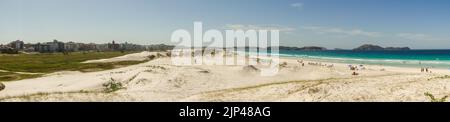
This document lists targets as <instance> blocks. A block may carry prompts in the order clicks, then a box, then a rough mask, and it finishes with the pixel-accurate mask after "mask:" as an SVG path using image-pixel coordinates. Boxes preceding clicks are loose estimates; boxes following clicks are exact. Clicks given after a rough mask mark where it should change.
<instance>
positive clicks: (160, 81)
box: [0, 52, 450, 101]
mask: <svg viewBox="0 0 450 122" xmlns="http://www.w3.org/2000/svg"><path fill="white" fill-rule="evenodd" d="M149 54H154V53H150V52H143V53H137V54H130V55H127V56H122V57H117V58H113V59H104V60H97V61H89V62H110V61H124V60H130V59H133V60H135V59H136V60H138V59H139V60H140V58H143V57H146V56H148V55H149ZM281 61H282V62H286V63H287V65H286V67H283V68H281V69H280V72H279V73H278V74H277V75H275V76H270V77H266V76H260V75H259V73H258V72H254V71H249V70H248V67H247V69H246V68H245V66H221V65H217V66H214V65H210V66H208V65H189V66H175V65H172V63H171V59H170V58H168V57H161V58H158V59H155V60H152V61H149V62H146V63H142V64H138V65H133V66H128V67H123V68H118V69H113V70H107V71H99V72H90V73H81V72H60V73H54V74H51V75H46V76H45V77H41V78H35V79H27V80H21V81H14V82H6V83H4V84H5V85H6V86H7V87H6V89H4V90H3V91H0V101H429V98H428V97H427V96H425V95H424V93H425V92H430V93H432V94H433V95H435V96H436V97H442V96H445V95H450V89H449V88H450V82H449V81H450V78H446V77H442V76H445V75H448V74H450V73H449V72H448V71H446V70H435V71H434V72H433V73H421V72H420V69H415V68H399V67H387V66H383V67H381V66H365V67H366V69H365V70H360V71H358V73H359V75H358V76H352V75H351V74H352V72H353V71H350V70H349V68H348V66H347V64H337V63H327V62H321V64H327V65H331V64H333V67H327V66H317V65H305V66H301V65H300V64H299V63H298V62H297V59H292V58H283V59H282V60H281ZM309 62H312V61H305V63H309ZM255 68H258V66H255ZM381 69H384V70H383V71H382V70H381ZM107 83H119V84H121V85H122V87H120V88H118V89H115V90H113V91H112V92H107V89H108V88H107V87H105V84H107Z"/></svg>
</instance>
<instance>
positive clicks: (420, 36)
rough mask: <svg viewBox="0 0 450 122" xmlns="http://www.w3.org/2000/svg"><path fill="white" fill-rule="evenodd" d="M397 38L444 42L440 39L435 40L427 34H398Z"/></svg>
mask: <svg viewBox="0 0 450 122" xmlns="http://www.w3.org/2000/svg"><path fill="white" fill-rule="evenodd" d="M397 36H398V37H401V38H405V39H410V40H419V41H441V40H445V39H442V38H436V37H434V36H431V35H427V34H421V33H399V34H397Z"/></svg>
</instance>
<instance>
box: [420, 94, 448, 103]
mask: <svg viewBox="0 0 450 122" xmlns="http://www.w3.org/2000/svg"><path fill="white" fill-rule="evenodd" d="M424 94H425V96H428V97H429V98H430V101H431V102H445V101H447V97H448V96H444V97H442V98H436V97H434V95H433V94H431V93H429V92H425V93H424Z"/></svg>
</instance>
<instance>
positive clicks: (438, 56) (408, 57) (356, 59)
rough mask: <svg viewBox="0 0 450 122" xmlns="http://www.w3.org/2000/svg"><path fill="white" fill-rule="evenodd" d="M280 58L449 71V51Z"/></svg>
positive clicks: (304, 53) (290, 53)
mask: <svg viewBox="0 0 450 122" xmlns="http://www.w3.org/2000/svg"><path fill="white" fill-rule="evenodd" d="M279 53H280V54H279V55H280V57H297V58H304V59H310V60H319V61H328V62H336V63H348V64H371V65H387V66H402V67H432V68H439V69H449V70H450V50H408V51H352V50H327V51H296V50H280V51H279Z"/></svg>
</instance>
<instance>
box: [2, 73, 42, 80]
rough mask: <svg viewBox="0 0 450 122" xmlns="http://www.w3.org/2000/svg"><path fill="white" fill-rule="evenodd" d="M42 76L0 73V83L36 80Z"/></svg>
mask: <svg viewBox="0 0 450 122" xmlns="http://www.w3.org/2000/svg"><path fill="white" fill-rule="evenodd" d="M40 76H42V75H41V74H19V73H13V72H0V82H1V81H14V80H21V79H29V78H36V77H40Z"/></svg>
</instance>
